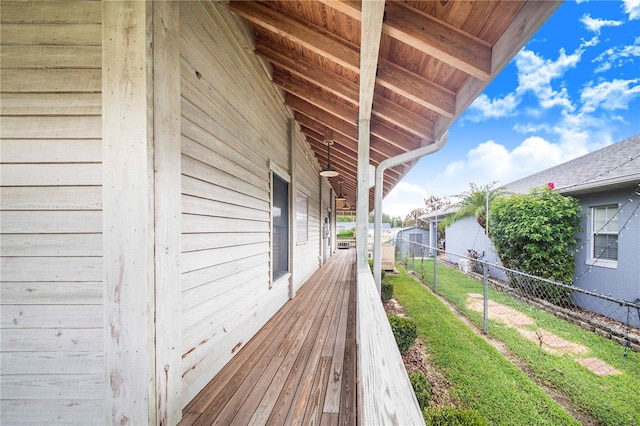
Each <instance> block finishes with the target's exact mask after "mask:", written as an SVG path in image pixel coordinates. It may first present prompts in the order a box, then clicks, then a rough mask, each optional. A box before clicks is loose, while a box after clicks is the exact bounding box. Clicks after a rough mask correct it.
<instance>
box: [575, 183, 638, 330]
mask: <svg viewBox="0 0 640 426" xmlns="http://www.w3.org/2000/svg"><path fill="white" fill-rule="evenodd" d="M636 190H637V187H631V186H630V187H629V188H627V189H622V190H616V191H605V192H599V193H594V194H587V195H574V196H575V197H576V198H578V199H579V201H580V205H581V206H582V216H583V218H584V220H583V224H582V228H583V231H582V232H581V233H579V234H578V238H579V239H580V243H579V244H580V245H579V247H580V251H579V252H578V253H577V254H576V272H575V285H576V286H577V287H580V288H582V289H585V290H589V291H592V292H596V293H600V294H605V295H610V296H611V297H614V298H617V299H622V300H627V301H634V300H636V299H638V298H640V278H639V277H640V215H638V210H639V209H640V208H639V207H638V206H639V204H640V196H638V195H637V194H636V193H635V191H636ZM606 204H619V205H620V206H622V208H621V211H620V214H619V216H618V225H619V227H620V231H619V234H618V235H619V240H618V263H617V266H616V267H607V266H602V265H599V264H598V263H595V264H594V262H593V260H592V259H591V257H592V256H591V250H592V248H591V242H592V241H591V232H592V225H591V223H592V222H591V221H592V217H591V208H592V207H595V206H601V205H606ZM574 298H575V301H576V303H578V304H579V305H580V306H582V307H583V308H585V309H588V310H591V311H595V312H598V313H601V314H603V315H607V316H610V317H612V318H614V319H616V320H618V321H622V322H625V323H626V322H627V313H628V312H627V308H621V307H620V306H619V305H618V304H617V303H609V302H606V301H603V300H602V299H597V298H594V297H591V296H586V295H582V294H577V293H575V296H574ZM636 303H637V302H636ZM629 314H630V317H629V319H630V321H631V322H632V324H634V325H635V326H636V327H638V326H640V318H639V316H640V313H639V312H637V310H636V309H632V310H630V312H629Z"/></svg>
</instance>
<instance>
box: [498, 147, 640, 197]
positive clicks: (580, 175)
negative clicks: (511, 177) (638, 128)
mask: <svg viewBox="0 0 640 426" xmlns="http://www.w3.org/2000/svg"><path fill="white" fill-rule="evenodd" d="M549 182H553V184H554V186H555V188H556V189H557V190H559V191H560V192H563V193H580V192H588V191H590V190H594V189H596V188H598V189H605V188H608V187H615V186H620V185H625V184H630V183H636V184H638V183H640V135H636V136H632V137H630V138H628V139H625V140H623V141H620V142H617V143H614V144H612V145H608V146H606V147H604V148H601V149H599V150H597V151H593V152H591V153H589V154H586V155H583V156H582V157H578V158H575V159H573V160H570V161H567V162H566V163H562V164H559V165H557V166H554V167H551V168H549V169H546V170H543V171H541V172H538V173H535V174H532V175H530V176H527V177H525V178H522V179H519V180H517V181H514V182H511V183H509V184H507V185H505V188H506V189H507V190H508V191H510V192H515V193H526V192H528V191H529V190H531V189H532V188H535V187H538V186H544V185H546V184H548V183H549Z"/></svg>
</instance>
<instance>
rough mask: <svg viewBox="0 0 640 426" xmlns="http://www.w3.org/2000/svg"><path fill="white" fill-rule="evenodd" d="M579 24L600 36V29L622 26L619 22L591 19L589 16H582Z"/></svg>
mask: <svg viewBox="0 0 640 426" xmlns="http://www.w3.org/2000/svg"><path fill="white" fill-rule="evenodd" d="M580 22H582V24H584V26H585V27H586V28H587V30H589V31H591V32H594V33H596V34H600V29H601V28H602V27H619V26H620V25H622V22H621V21H614V20H611V19H597V18H592V17H591V15H589V14H586V15H582V17H581V18H580Z"/></svg>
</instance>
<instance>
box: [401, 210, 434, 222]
mask: <svg viewBox="0 0 640 426" xmlns="http://www.w3.org/2000/svg"><path fill="white" fill-rule="evenodd" d="M427 213H429V212H428V211H427V209H426V208H424V207H419V208H417V209H413V210H412V211H411V212H410V213H409V214H408V215H407V216H406V217H405V219H404V226H416V221H417V220H416V219H419V218H420V216H424V215H425V214H427Z"/></svg>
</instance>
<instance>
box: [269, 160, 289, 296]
mask: <svg viewBox="0 0 640 426" xmlns="http://www.w3.org/2000/svg"><path fill="white" fill-rule="evenodd" d="M268 166H269V170H270V171H271V173H270V183H271V194H270V196H271V197H270V198H271V200H270V201H271V209H270V212H269V215H270V221H271V226H270V230H269V232H270V245H271V252H270V256H269V264H270V268H269V269H270V277H269V288H272V287H273V286H274V285H278V284H279V283H284V282H286V283H287V284H288V283H289V279H290V277H291V243H292V231H293V228H292V226H291V222H292V220H291V219H292V217H291V204H292V203H291V201H292V200H291V193H292V188H291V186H292V185H291V176H290V175H289V173H287V171H286V170H285V169H283V168H282V167H280V166H278V165H277V164H275V163H274V162H273V161H271V160H269V161H268ZM276 178H277V179H279V180H281V181H282V182H283V183H285V184H286V187H287V194H286V197H285V199H286V202H287V213H286V216H285V217H286V221H287V233H286V240H287V249H286V263H287V267H286V270H285V271H284V272H282V273H281V274H280V275H276V270H275V257H274V256H275V250H274V244H273V243H274V235H275V230H274V214H273V209H274V195H275V189H274V182H275V179H276Z"/></svg>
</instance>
